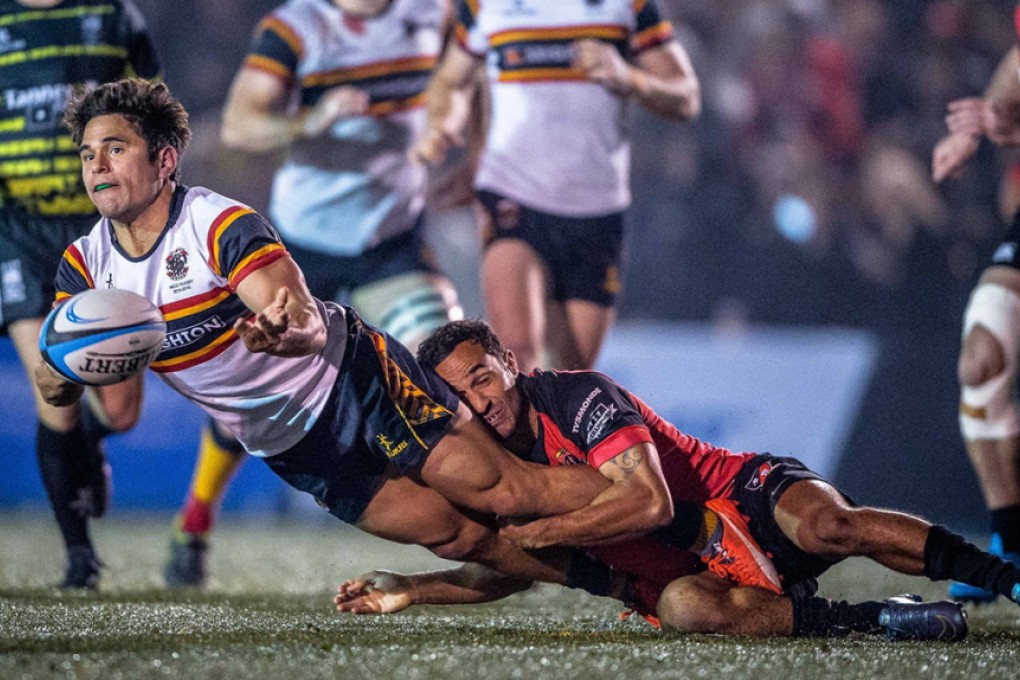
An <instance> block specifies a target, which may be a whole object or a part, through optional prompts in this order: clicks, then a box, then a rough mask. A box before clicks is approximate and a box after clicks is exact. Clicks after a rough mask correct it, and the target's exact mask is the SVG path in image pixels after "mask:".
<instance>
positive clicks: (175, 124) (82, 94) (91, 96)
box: [64, 78, 191, 181]
mask: <svg viewBox="0 0 1020 680" xmlns="http://www.w3.org/2000/svg"><path fill="white" fill-rule="evenodd" d="M114 113H119V114H120V115H122V116H124V117H125V118H127V119H128V120H129V121H130V122H131V124H132V125H134V126H135V129H136V130H137V131H138V134H139V135H140V136H141V137H142V139H144V140H145V141H146V143H147V144H148V147H149V158H150V160H155V159H156V154H157V153H158V152H159V150H160V149H164V148H166V147H168V146H172V147H173V148H174V149H175V150H176V151H177V153H178V155H179V154H182V153H184V150H185V149H186V148H187V147H188V142H190V141H191V129H190V128H189V127H188V112H187V111H185V110H184V106H183V105H182V104H181V103H180V101H178V100H177V98H176V97H174V96H173V94H171V92H170V88H168V87H167V86H166V85H165V84H163V83H151V82H149V81H148V80H143V79H141V78H125V79H124V80H118V81H116V82H112V83H106V84H104V85H100V86H99V87H96V88H93V89H91V90H89V89H83V90H79V91H78V92H75V93H74V95H72V97H71V99H70V101H69V102H68V103H67V112H66V113H65V114H64V123H65V124H66V125H67V127H68V128H69V129H70V130H71V139H73V140H74V143H75V144H76V145H81V141H82V138H83V137H84V136H85V126H86V125H88V123H89V121H90V120H92V119H93V118H96V117H98V116H106V115H109V114H114ZM170 179H172V180H175V181H176V180H177V172H174V174H173V175H171V177H170Z"/></svg>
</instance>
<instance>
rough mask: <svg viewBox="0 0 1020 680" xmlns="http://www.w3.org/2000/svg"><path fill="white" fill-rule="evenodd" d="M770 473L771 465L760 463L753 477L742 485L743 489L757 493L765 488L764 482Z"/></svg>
mask: <svg viewBox="0 0 1020 680" xmlns="http://www.w3.org/2000/svg"><path fill="white" fill-rule="evenodd" d="M770 472H772V463H762V464H761V465H760V466H758V469H757V470H756V471H755V473H754V476H753V477H751V479H750V480H748V482H747V484H745V485H744V488H745V489H747V490H748V491H757V490H758V489H760V488H762V487H763V486H765V480H766V479H768V476H769V473H770Z"/></svg>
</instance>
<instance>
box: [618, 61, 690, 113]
mask: <svg viewBox="0 0 1020 680" xmlns="http://www.w3.org/2000/svg"><path fill="white" fill-rule="evenodd" d="M630 69H631V73H630V76H631V90H630V94H631V96H632V97H634V98H635V99H636V100H637V101H638V102H640V104H641V106H643V107H645V108H646V109H648V110H649V111H651V112H652V113H655V114H656V115H659V116H662V117H663V118H669V119H672V120H692V119H694V118H697V117H698V116H699V115H701V84H700V83H699V82H698V78H697V76H696V75H694V72H693V71H691V72H690V73H688V74H687V75H684V76H681V77H678V78H670V79H665V78H660V77H658V76H655V75H652V74H651V73H648V72H647V71H644V70H642V69H640V68H638V67H636V66H631V67H630Z"/></svg>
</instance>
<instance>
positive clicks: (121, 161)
mask: <svg viewBox="0 0 1020 680" xmlns="http://www.w3.org/2000/svg"><path fill="white" fill-rule="evenodd" d="M79 152H80V155H81V164H82V170H81V171H82V180H83V181H84V182H85V190H86V191H87V192H88V195H89V198H90V199H92V203H93V204H94V205H95V206H96V210H98V211H99V214H100V215H102V216H103V217H107V218H109V219H111V220H113V221H115V222H117V223H120V224H128V223H130V222H132V221H133V220H134V219H135V218H137V217H138V216H139V215H140V214H141V213H142V212H144V211H145V209H146V208H148V207H149V206H150V205H152V203H153V201H155V200H156V197H157V196H158V195H159V192H160V190H161V189H162V187H163V186H164V185H165V183H166V182H167V181H168V178H169V177H170V175H171V174H172V173H173V170H174V169H176V164H177V157H176V152H175V151H174V150H173V149H171V148H169V147H168V148H165V149H162V150H160V151H159V152H157V153H156V158H150V156H149V146H148V144H147V143H146V141H145V139H144V138H143V137H142V136H141V135H140V134H139V133H138V131H137V130H136V129H135V126H134V124H132V123H131V121H129V120H128V119H127V118H125V117H124V116H122V115H120V114H119V113H117V114H108V115H104V116H96V117H95V118H93V119H92V120H90V121H89V122H88V124H87V125H86V126H85V132H84V134H83V135H82V143H81V146H80V148H79Z"/></svg>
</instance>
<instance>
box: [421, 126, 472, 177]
mask: <svg viewBox="0 0 1020 680" xmlns="http://www.w3.org/2000/svg"><path fill="white" fill-rule="evenodd" d="M457 146H464V137H463V136H461V135H459V134H455V133H453V132H451V131H449V130H445V129H443V128H441V127H436V126H432V125H430V126H429V127H428V128H427V129H426V130H425V133H424V134H422V136H421V137H419V138H418V141H416V142H415V144H414V146H412V147H411V150H410V151H409V152H408V155H409V156H410V157H411V160H412V161H415V162H417V163H425V164H426V165H431V166H433V167H437V166H440V165H442V164H443V161H445V160H446V154H448V153H449V152H450V149H452V148H454V147H457Z"/></svg>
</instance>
